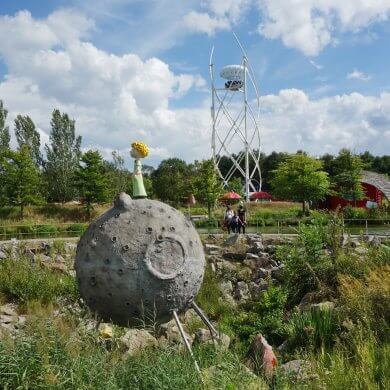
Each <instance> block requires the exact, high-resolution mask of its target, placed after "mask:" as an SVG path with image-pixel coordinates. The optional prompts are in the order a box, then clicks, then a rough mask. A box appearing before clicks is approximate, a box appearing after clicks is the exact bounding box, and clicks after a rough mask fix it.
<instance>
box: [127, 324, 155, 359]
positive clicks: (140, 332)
mask: <svg viewBox="0 0 390 390" xmlns="http://www.w3.org/2000/svg"><path fill="white" fill-rule="evenodd" d="M119 342H120V344H121V345H122V349H124V350H125V351H126V353H127V354H128V355H130V356H136V355H138V354H139V353H140V352H141V351H142V350H144V349H145V348H156V347H157V346H158V341H157V339H156V338H155V337H153V336H152V335H151V334H150V333H149V332H147V331H146V330H144V329H130V330H128V331H127V332H126V334H125V335H124V336H122V337H121V338H120V339H119Z"/></svg>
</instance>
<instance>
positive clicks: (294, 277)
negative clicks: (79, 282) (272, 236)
mask: <svg viewBox="0 0 390 390" xmlns="http://www.w3.org/2000/svg"><path fill="white" fill-rule="evenodd" d="M339 239H340V226H339V225H338V224H337V223H334V224H331V225H330V226H329V227H327V228H325V227H324V226H321V225H315V226H309V227H302V228H301V231H300V234H299V237H298V239H297V240H296V241H295V243H294V244H293V245H288V246H283V247H280V248H278V250H277V257H278V258H279V259H280V260H283V261H284V263H285V265H286V268H285V269H286V272H285V274H284V278H283V283H282V284H281V285H278V286H276V285H275V286H273V285H271V286H270V288H269V289H268V290H267V292H266V293H263V294H261V295H259V297H258V299H255V300H254V301H253V302H247V303H245V304H241V305H239V306H238V307H236V308H232V307H230V306H228V305H227V304H226V302H224V301H223V300H221V299H220V298H221V293H220V291H219V287H218V282H219V280H218V278H217V276H216V275H215V274H214V273H213V272H211V269H210V268H209V267H208V268H207V272H206V278H205V281H204V284H203V286H202V290H201V292H200V294H199V296H198V298H197V300H198V303H199V304H200V305H201V306H202V307H203V309H204V310H205V311H206V312H207V313H208V315H209V316H210V317H211V318H212V319H213V320H215V321H218V323H219V326H220V328H221V330H222V331H224V332H226V333H227V334H229V335H230V336H231V338H232V345H231V348H230V349H229V351H227V352H223V353H222V352H220V353H218V352H215V351H213V349H211V348H209V347H207V346H206V347H205V346H203V347H202V346H199V347H195V355H196V357H197V359H198V360H199V362H200V366H201V369H202V372H203V374H204V377H205V388H208V389H251V388H253V389H259V388H268V384H267V383H266V382H265V381H264V380H262V379H256V378H254V377H253V376H252V375H250V374H249V373H248V372H246V371H245V369H243V367H242V365H241V364H239V362H240V361H241V360H242V359H243V356H244V353H245V351H246V348H247V346H248V344H249V342H250V341H251V339H252V338H253V336H254V335H255V334H256V333H258V332H262V333H263V334H264V335H265V336H266V338H267V339H268V341H269V342H270V343H271V344H272V345H274V346H277V345H279V344H281V343H282V342H285V348H284V349H283V352H278V351H277V352H276V353H277V355H278V359H279V361H280V362H284V361H289V360H291V359H304V360H306V361H308V362H309V367H308V369H307V371H306V372H305V374H304V375H303V376H304V378H303V379H302V378H301V379H296V378H293V377H288V376H285V375H283V374H282V373H280V372H278V373H277V374H276V377H275V378H274V380H273V382H272V384H270V385H272V386H273V388H276V389H300V388H312V389H320V388H321V389H324V388H325V389H335V390H336V389H337V390H338V389H345V388H349V389H387V388H390V377H389V373H390V343H389V341H390V339H389V334H390V332H389V330H390V329H389V322H390V317H389V315H390V311H389V307H390V245H389V243H387V244H386V245H383V244H382V245H373V246H367V247H366V246H363V247H361V248H364V250H360V251H359V252H357V251H355V250H354V249H353V248H352V247H347V248H341V247H340V245H339V242H340V240H339ZM57 247H58V248H60V247H61V245H57ZM324 247H326V248H327V250H326V251H324ZM225 277H227V275H225ZM0 293H1V297H2V298H1V299H2V301H3V302H6V301H7V302H9V301H10V300H12V301H14V302H16V303H19V310H20V311H21V312H23V313H27V315H28V317H27V318H28V319H27V325H26V328H25V329H24V330H21V331H20V332H19V333H18V335H17V336H16V338H15V339H12V338H7V337H6V338H5V339H3V341H0V384H1V385H2V386H3V388H9V389H14V388H19V387H20V388H38V387H39V388H56V389H57V388H58V389H62V388H63V389H83V388H85V389H87V388H94V389H100V388H101V389H120V388H131V389H199V388H202V384H201V382H200V379H199V377H198V376H197V375H196V373H195V371H194V369H193V366H192V362H191V361H190V359H189V358H188V356H187V355H186V354H183V353H181V352H178V351H177V349H175V348H173V347H166V348H161V349H157V350H146V351H145V352H144V353H142V354H141V355H140V356H138V357H129V358H125V357H124V355H123V353H122V352H121V350H120V346H119V343H118V342H117V337H119V336H120V335H121V334H123V332H124V330H123V329H121V328H115V336H114V339H113V340H112V341H111V342H110V343H109V344H107V343H103V342H101V341H99V338H98V334H97V332H96V331H95V330H93V329H91V328H88V327H87V326H86V325H85V324H86V322H87V321H88V319H89V318H90V317H89V314H88V312H87V311H86V310H85V309H84V308H83V309H74V310H68V311H66V310H65V311H64V310H63V312H62V314H61V315H59V316H58V315H57V316H55V315H54V314H53V313H54V312H55V311H53V309H58V308H59V309H61V308H64V307H65V308H66V307H74V308H77V307H78V306H77V292H76V290H75V283H74V280H73V278H72V277H71V276H65V275H61V274H57V273H52V272H51V271H49V270H47V269H46V268H41V267H40V265H39V263H31V261H30V260H28V259H27V258H25V259H23V258H22V259H19V260H18V261H15V260H11V259H8V260H3V261H2V262H1V263H0ZM308 293H309V295H310V296H311V297H312V298H315V299H317V300H320V301H323V300H328V301H332V302H334V303H335V305H336V308H335V309H334V310H320V311H317V310H309V311H305V312H301V311H299V310H297V309H296V305H297V303H299V302H300V300H301V299H302V297H303V296H305V295H307V294H308ZM69 305H71V306H69Z"/></svg>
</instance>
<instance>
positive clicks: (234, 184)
mask: <svg viewBox="0 0 390 390" xmlns="http://www.w3.org/2000/svg"><path fill="white" fill-rule="evenodd" d="M228 190H229V191H233V192H235V193H236V194H238V195H240V196H244V186H243V184H242V180H241V178H240V177H234V178H233V179H231V180H230V181H229V184H228Z"/></svg>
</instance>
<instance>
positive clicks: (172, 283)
mask: <svg viewBox="0 0 390 390" xmlns="http://www.w3.org/2000/svg"><path fill="white" fill-rule="evenodd" d="M204 267H205V257H204V252H203V247H202V243H201V241H200V238H199V235H198V233H197V232H196V230H195V228H194V227H193V226H192V224H191V223H190V222H189V221H188V220H187V219H186V218H185V217H184V215H183V214H182V213H180V212H179V211H177V210H175V209H174V208H172V207H170V206H168V205H166V204H164V203H161V202H158V201H155V200H149V199H135V200H132V199H131V198H130V196H129V195H127V194H125V193H122V194H120V195H119V197H118V198H117V199H116V201H115V202H114V207H113V208H111V209H110V210H108V211H107V212H106V213H104V214H103V215H101V216H100V217H99V218H98V219H97V220H96V221H94V222H93V223H92V224H91V225H90V226H89V227H88V229H87V231H86V232H85V233H84V235H83V236H82V237H81V239H80V242H79V244H78V246H77V254H76V263H75V269H76V275H77V282H78V285H79V290H80V294H81V297H82V298H83V299H84V301H85V302H86V303H87V305H88V306H89V307H90V308H91V309H92V311H94V312H96V313H97V314H98V315H99V316H100V317H101V318H102V319H104V320H111V321H113V322H114V323H116V324H118V325H125V326H127V325H140V324H141V323H142V322H143V321H144V322H156V323H161V322H165V321H167V320H169V319H170V318H171V315H172V311H173V310H177V311H178V312H180V311H183V310H185V309H187V308H188V307H189V305H190V304H191V302H192V301H193V299H194V298H195V296H196V294H197V293H198V291H199V288H200V286H201V284H202V280H203V274H204Z"/></svg>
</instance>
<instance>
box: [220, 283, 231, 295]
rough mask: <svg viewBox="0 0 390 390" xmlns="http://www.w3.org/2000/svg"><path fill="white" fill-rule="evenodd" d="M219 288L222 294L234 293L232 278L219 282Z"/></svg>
mask: <svg viewBox="0 0 390 390" xmlns="http://www.w3.org/2000/svg"><path fill="white" fill-rule="evenodd" d="M219 289H220V290H221V293H222V295H226V294H229V295H230V294H232V293H233V284H232V282H231V281H230V280H224V281H222V282H220V283H219Z"/></svg>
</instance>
